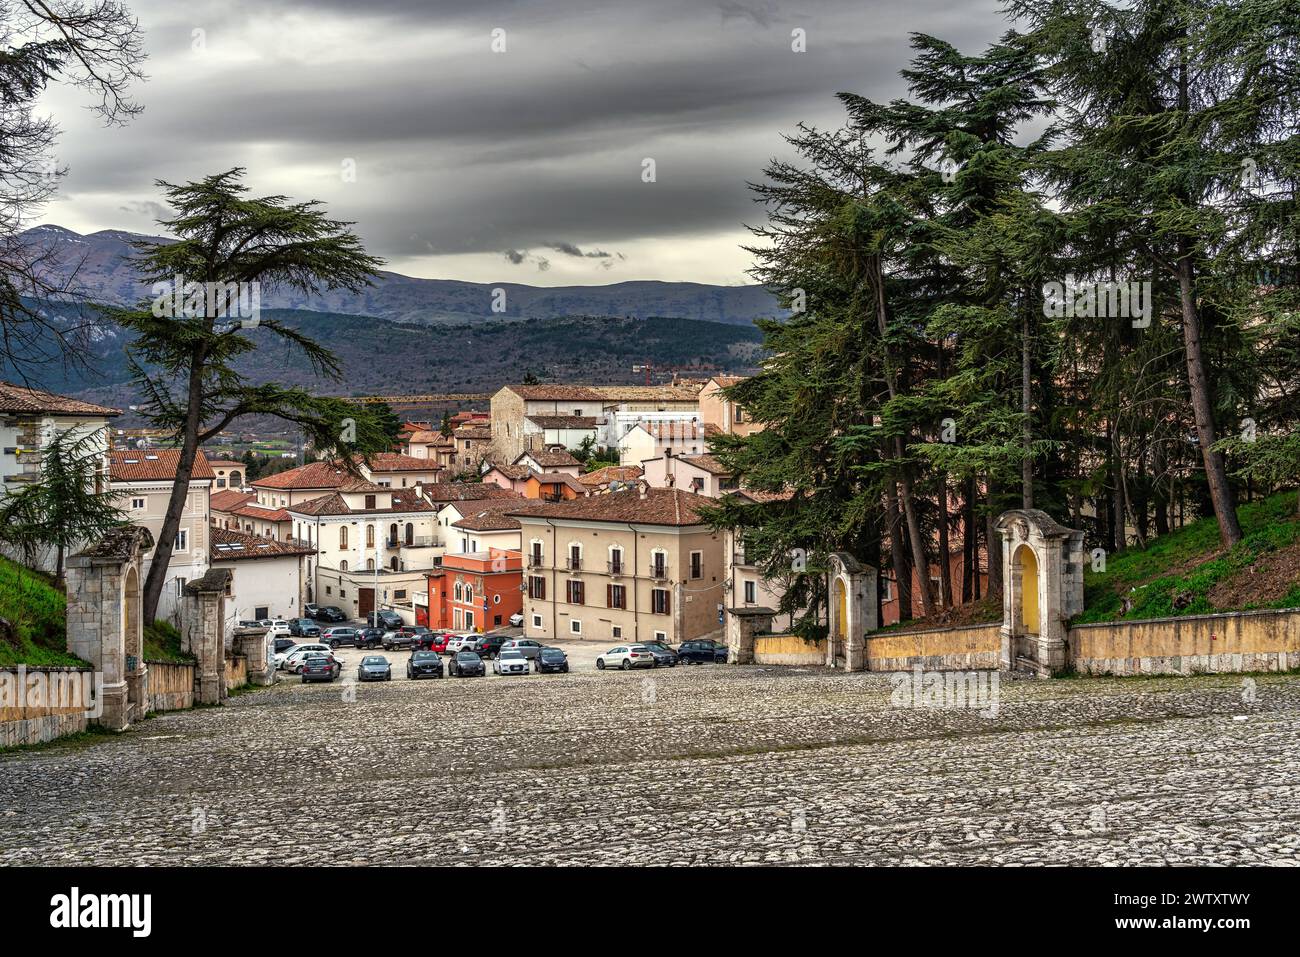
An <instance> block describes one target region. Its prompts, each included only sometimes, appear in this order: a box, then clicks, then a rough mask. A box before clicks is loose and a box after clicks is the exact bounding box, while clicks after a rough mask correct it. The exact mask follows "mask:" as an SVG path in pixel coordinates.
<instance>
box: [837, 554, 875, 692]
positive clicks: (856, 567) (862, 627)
mask: <svg viewBox="0 0 1300 957" xmlns="http://www.w3.org/2000/svg"><path fill="white" fill-rule="evenodd" d="M829 585H830V590H829V594H828V596H827V599H828V602H829V608H830V614H829V615H828V616H827V624H828V626H829V627H828V629H827V634H826V667H828V668H835V667H837V666H838V662H839V659H841V658H843V659H844V670H845V671H866V670H867V655H866V641H865V636H866V633H867V632H869V631H875V630H876V629H877V628H879V627H880V619H879V617H878V616H877V614H876V570H875V569H874V568H872V567H870V566H868V565H863V564H862V563H861V562H859V561H858V560H857V559H856V558H854V557H853V556H852V555H850V554H849V553H848V552H833V553H832V554H831V568H830V574H829Z"/></svg>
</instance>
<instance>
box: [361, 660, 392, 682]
mask: <svg viewBox="0 0 1300 957" xmlns="http://www.w3.org/2000/svg"><path fill="white" fill-rule="evenodd" d="M357 680H358V681H392V680H393V666H392V665H391V664H390V663H389V661H388V659H387V658H385V657H384V656H383V655H366V656H364V657H363V658H362V659H361V664H359V665H357Z"/></svg>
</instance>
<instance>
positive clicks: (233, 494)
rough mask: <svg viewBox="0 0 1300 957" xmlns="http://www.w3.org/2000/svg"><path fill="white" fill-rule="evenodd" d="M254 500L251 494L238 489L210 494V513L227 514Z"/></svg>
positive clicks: (254, 496) (254, 497)
mask: <svg viewBox="0 0 1300 957" xmlns="http://www.w3.org/2000/svg"><path fill="white" fill-rule="evenodd" d="M209 464H211V463H209ZM256 498H257V496H256V495H254V494H253V493H252V492H241V491H239V490H238V489H222V490H221V491H220V492H213V493H212V497H211V499H210V502H211V506H212V511H214V512H229V511H230V510H231V509H234V508H238V507H239V506H241V505H243V504H244V503H245V502H251V501H253V500H254V499H256Z"/></svg>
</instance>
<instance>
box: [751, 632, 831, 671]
mask: <svg viewBox="0 0 1300 957" xmlns="http://www.w3.org/2000/svg"><path fill="white" fill-rule="evenodd" d="M825 661H826V642H825V641H804V640H803V639H802V638H800V637H799V636H798V635H763V636H762V637H759V638H755V639H754V662H755V664H760V665H804V664H807V665H816V664H823V663H825Z"/></svg>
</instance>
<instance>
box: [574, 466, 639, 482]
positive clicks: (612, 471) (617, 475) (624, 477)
mask: <svg viewBox="0 0 1300 957" xmlns="http://www.w3.org/2000/svg"><path fill="white" fill-rule="evenodd" d="M644 474H645V469H643V468H641V466H639V465H606V466H605V467H604V468H603V469H597V470H596V471H594V472H588V473H587V474H586V475H579V476H578V481H579V482H581V483H582V484H583V485H608V484H609V483H610V482H632V481H635V480H636V479H639V478H640V477H641V476H642V475H644Z"/></svg>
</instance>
